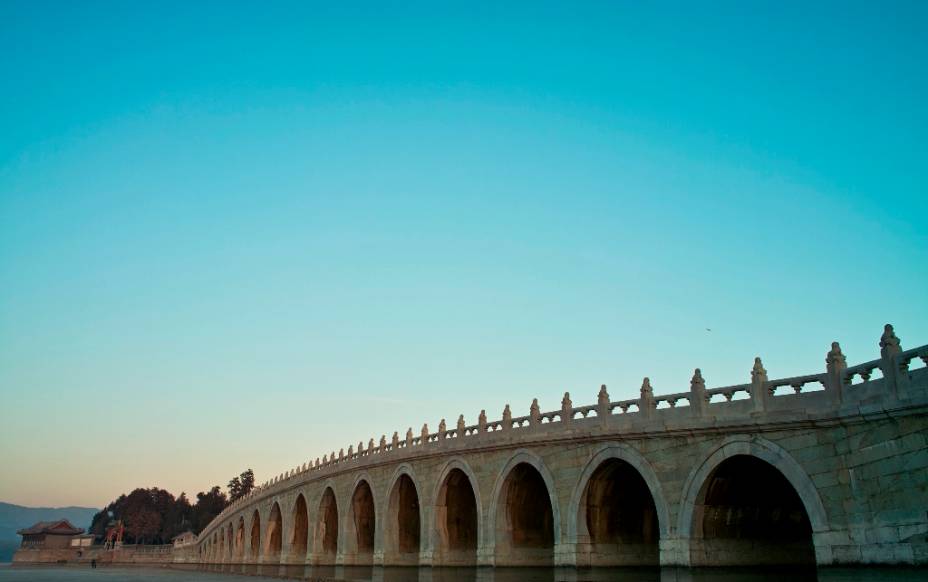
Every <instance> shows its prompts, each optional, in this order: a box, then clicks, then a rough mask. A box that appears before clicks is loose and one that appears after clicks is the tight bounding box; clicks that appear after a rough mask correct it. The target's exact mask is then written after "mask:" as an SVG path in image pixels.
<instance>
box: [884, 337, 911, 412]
mask: <svg viewBox="0 0 928 582" xmlns="http://www.w3.org/2000/svg"><path fill="white" fill-rule="evenodd" d="M901 353H902V345H901V342H900V340H899V338H898V337H896V332H895V331H894V330H893V326H892V325H891V324H889V323H887V324H886V325H885V326H883V335H882V337H880V359H881V362H880V369H881V370H882V371H883V381H884V382H885V383H886V388H887V391H888V392H889V393H890V394H891V395H892V396H893V397H895V398H896V399H897V400H902V399H904V398H906V397H907V396H908V385H909V382H908V380H909V375H908V373H904V372H907V371H905V370H902V365H901V362H900V361H899V354H901Z"/></svg>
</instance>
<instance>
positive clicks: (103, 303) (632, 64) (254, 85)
mask: <svg viewBox="0 0 928 582" xmlns="http://www.w3.org/2000/svg"><path fill="white" fill-rule="evenodd" d="M333 4H336V5H339V4H343V3H325V4H309V3H306V2H300V3H293V4H285V3H282V2H273V3H263V2H253V3H229V2H216V3H208V2H196V3H190V2H183V3H178V4H175V5H169V3H167V2H158V3H150V4H149V5H148V6H144V5H143V4H142V3H138V2H118V3H117V2H113V3H93V2H80V3H75V2H65V3H61V4H48V3H42V2H36V1H31V0H30V1H28V2H12V1H6V2H2V3H0V466H2V467H3V470H2V472H0V500H3V501H8V502H13V503H20V504H28V505H64V504H82V505H91V506H101V505H103V504H105V503H106V502H108V501H109V500H111V499H113V498H114V497H115V496H117V495H118V494H119V493H121V492H125V491H128V490H130V489H132V488H133V487H136V486H155V485H157V486H161V487H165V488H167V489H169V490H170V491H172V492H174V493H175V494H179V493H180V492H181V491H186V492H187V494H188V495H192V494H195V493H196V492H197V491H201V490H204V489H207V488H208V487H209V486H211V485H214V484H221V485H223V486H224V485H225V483H226V482H227V481H228V480H229V478H231V477H232V476H233V475H236V474H238V473H239V472H240V471H242V470H244V469H245V468H246V467H252V468H254V469H255V471H256V473H257V477H258V479H259V480H261V481H263V480H265V479H267V478H269V477H271V476H273V475H274V474H277V473H279V472H281V471H284V470H286V469H288V468H291V467H293V466H295V465H297V464H299V463H302V462H304V461H306V460H308V459H314V458H315V457H317V456H322V454H323V453H328V452H330V451H331V450H333V449H335V450H337V449H338V448H339V447H345V448H346V449H347V446H348V445H349V444H354V445H355V446H357V443H358V441H361V440H363V441H364V442H365V443H366V442H367V440H368V439H369V438H371V437H374V438H375V439H379V437H380V435H381V434H386V435H387V437H388V438H389V437H390V435H391V434H392V432H393V431H394V430H399V431H400V434H401V435H402V434H404V433H405V431H406V428H407V427H409V426H412V427H413V428H414V430H415V431H416V432H418V430H419V429H420V428H421V426H422V423H423V422H424V421H428V422H429V426H430V427H431V428H433V429H434V428H436V427H437V424H438V421H439V420H440V419H441V418H443V417H444V418H447V419H448V423H449V425H452V424H454V422H455V419H456V418H457V415H458V414H460V413H464V414H465V417H466V419H467V421H468V422H469V423H472V422H475V421H476V417H477V414H478V413H479V411H480V409H482V408H485V409H486V410H487V414H488V416H489V417H490V418H491V419H492V418H498V417H499V415H500V412H501V411H502V408H503V406H504V405H505V404H506V403H507V402H509V403H511V404H512V406H513V413H514V414H526V413H527V411H528V407H529V404H530V402H531V399H532V398H533V397H538V399H539V401H540V403H541V406H542V408H543V409H547V410H551V409H555V408H558V407H559V405H560V404H559V403H560V399H561V396H562V395H563V393H564V391H565V390H570V392H571V394H572V397H573V401H574V403H575V405H580V404H587V403H593V402H595V398H596V393H597V390H598V387H599V385H600V384H601V383H606V384H608V386H609V390H610V393H611V395H612V397H613V398H614V399H623V398H633V397H635V396H637V394H638V389H639V387H640V385H641V379H642V377H643V376H646V375H647V376H650V377H651V380H652V384H653V385H654V387H655V390H656V391H657V392H659V393H669V392H678V391H684V390H687V389H688V381H689V378H690V376H691V374H692V371H693V368H694V367H696V366H699V367H701V368H702V370H703V373H704V376H705V377H706V380H707V383H708V384H709V385H710V386H721V385H726V384H734V383H743V382H747V381H749V371H750V369H751V365H752V361H753V360H752V359H753V357H754V356H756V355H760V356H762V357H763V358H764V363H765V365H766V367H767V369H768V371H769V373H770V375H771V377H777V376H781V377H782V376H789V375H796V374H801V373H811V372H815V371H818V370H822V369H823V368H824V356H825V352H826V351H827V350H828V347H829V343H830V342H831V341H833V340H840V341H841V342H842V346H843V347H844V351H845V353H846V354H847V356H848V360H849V362H851V363H856V362H860V361H864V360H870V359H874V358H876V357H878V347H877V342H878V340H879V336H880V333H881V331H882V325H883V324H884V323H886V322H892V323H895V324H896V330H897V333H898V335H899V337H900V338H901V340H902V344H903V347H906V346H907V347H915V346H916V345H921V344H925V343H928V301H926V297H928V292H926V290H928V227H926V217H928V192H926V190H928V188H926V187H928V145H926V144H928V139H926V135H928V112H926V106H925V103H926V102H928V74H926V69H925V63H926V62H928V36H926V35H925V34H924V31H925V29H926V27H928V3H925V2H912V3H903V2H888V3H874V2H863V3H858V2H834V3H815V4H816V6H811V7H810V6H808V4H809V3H807V2H794V3H789V2H787V3H784V2H779V1H778V2H769V3H764V2H748V3H745V2H712V3H683V4H676V3H663V2H647V3H645V2H642V3H633V2H628V3H616V2H603V3H594V2H586V3H574V2H564V3H560V4H550V3H539V2H527V3H524V4H518V3H506V7H499V6H496V4H499V3H487V4H486V5H484V6H477V5H475V4H476V3H475V2H462V3H459V4H452V3H444V2H442V3H438V4H441V5H442V7H441V8H438V7H436V6H435V4H436V3H434V2H424V3H403V4H404V5H405V7H402V8H399V7H395V6H391V7H386V6H384V5H383V3H372V4H370V5H360V4H358V5H354V6H353V7H337V8H336V7H333ZM706 328H711V329H712V331H711V332H709V331H706Z"/></svg>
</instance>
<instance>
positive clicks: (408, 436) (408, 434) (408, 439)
mask: <svg viewBox="0 0 928 582" xmlns="http://www.w3.org/2000/svg"><path fill="white" fill-rule="evenodd" d="M406 446H407V447H411V446H412V427H409V430H407V431H406Z"/></svg>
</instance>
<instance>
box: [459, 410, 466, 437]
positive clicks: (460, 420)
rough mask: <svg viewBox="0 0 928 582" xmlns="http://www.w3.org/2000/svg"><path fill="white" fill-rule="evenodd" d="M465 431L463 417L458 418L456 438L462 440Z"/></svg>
mask: <svg viewBox="0 0 928 582" xmlns="http://www.w3.org/2000/svg"><path fill="white" fill-rule="evenodd" d="M466 429H467V424H466V423H465V422H464V415H463V414H462V415H461V416H459V417H458V427H457V437H458V438H459V439H461V438H464V431H465V430H466Z"/></svg>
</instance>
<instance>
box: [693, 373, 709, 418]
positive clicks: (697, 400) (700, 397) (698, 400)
mask: <svg viewBox="0 0 928 582" xmlns="http://www.w3.org/2000/svg"><path fill="white" fill-rule="evenodd" d="M705 409H706V381H705V380H704V379H703V377H702V372H701V371H700V370H699V368H696V371H695V372H693V379H692V380H690V410H691V411H692V412H693V416H702V415H703V412H705Z"/></svg>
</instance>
